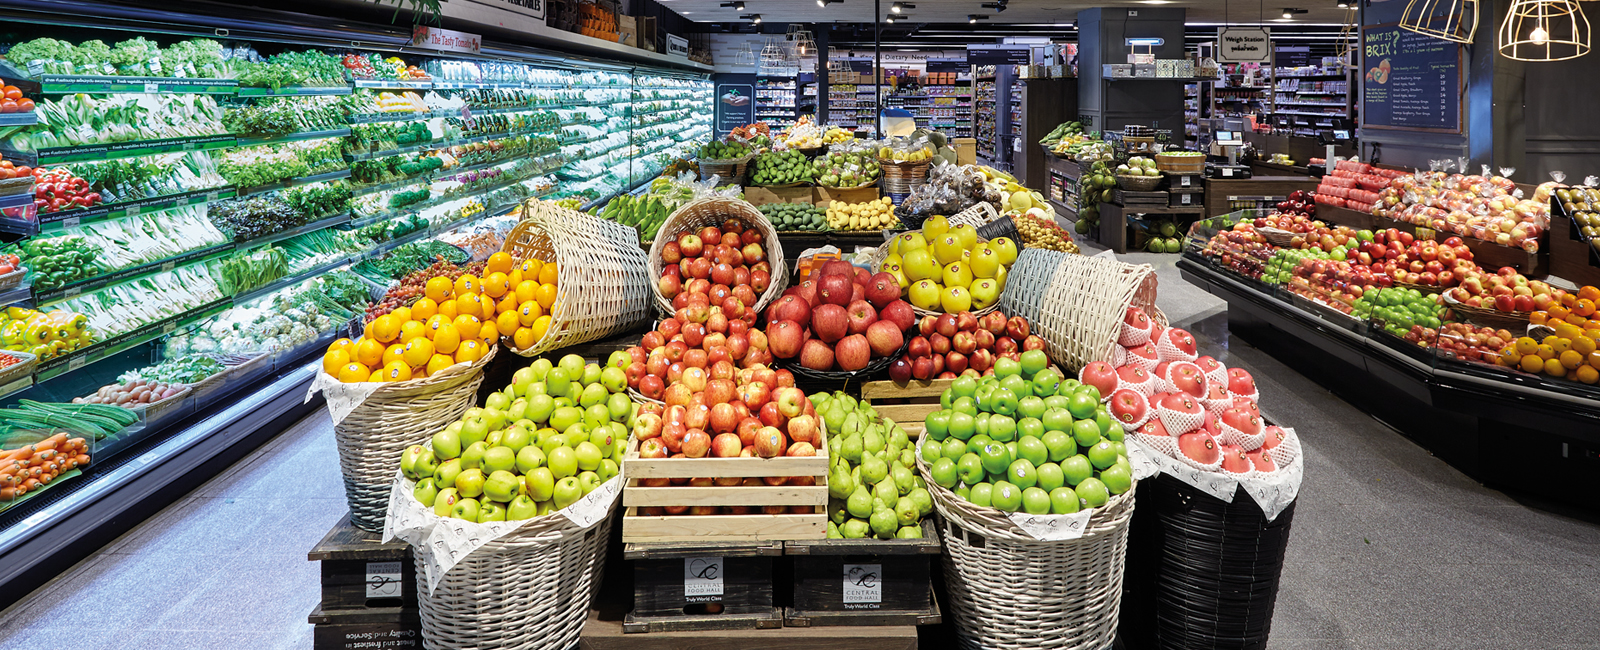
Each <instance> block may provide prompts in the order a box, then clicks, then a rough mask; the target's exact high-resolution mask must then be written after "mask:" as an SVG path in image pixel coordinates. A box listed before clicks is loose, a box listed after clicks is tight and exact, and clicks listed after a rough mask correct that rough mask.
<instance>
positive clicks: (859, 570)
mask: <svg viewBox="0 0 1600 650" xmlns="http://www.w3.org/2000/svg"><path fill="white" fill-rule="evenodd" d="M882 602H883V565H882V564H846V565H844V606H845V609H877V608H878V605H879V604H880V603H882Z"/></svg>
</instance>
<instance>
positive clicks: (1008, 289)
mask: <svg viewBox="0 0 1600 650" xmlns="http://www.w3.org/2000/svg"><path fill="white" fill-rule="evenodd" d="M1155 299H1156V275H1155V270H1154V269H1152V268H1151V267H1150V265H1148V264H1141V265H1137V266H1136V265H1133V264H1126V263H1123V262H1117V261H1114V260H1107V259H1100V258H1094V257H1088V256H1084V255H1073V254H1070V253H1062V252H1058V251H1047V250H1043V249H1038V248H1027V249H1023V250H1022V253H1021V254H1020V255H1018V256H1017V262H1016V264H1013V265H1012V266H1011V272H1010V273H1008V274H1007V275H1006V286H1005V290H1004V292H1003V293H1001V294H1000V300H999V302H998V303H997V304H998V306H999V307H1000V310H1001V311H1003V312H1005V313H1006V314H1007V315H1009V316H1021V317H1023V318H1025V319H1027V320H1028V322H1029V323H1031V324H1032V325H1033V332H1034V333H1035V334H1038V335H1039V336H1040V337H1041V338H1043V339H1044V343H1045V353H1046V354H1048V355H1049V357H1050V359H1051V360H1053V361H1055V362H1056V363H1059V364H1061V365H1062V366H1063V367H1067V368H1070V369H1071V370H1072V372H1073V373H1074V374H1076V373H1077V371H1078V370H1080V369H1082V368H1083V366H1084V365H1086V364H1088V363H1089V362H1091V361H1108V360H1109V359H1110V356H1111V346H1112V345H1113V344H1114V343H1116V340H1117V335H1118V334H1119V333H1120V332H1121V328H1122V318H1123V316H1124V315H1125V314H1126V313H1127V310H1128V307H1138V308H1140V309H1143V310H1144V311H1145V312H1146V313H1147V314H1149V315H1150V317H1151V318H1152V319H1155V321H1156V322H1157V323H1158V324H1160V325H1161V326H1162V327H1166V324H1167V322H1166V316H1165V315H1164V314H1162V313H1161V310H1160V309H1158V308H1156V305H1155Z"/></svg>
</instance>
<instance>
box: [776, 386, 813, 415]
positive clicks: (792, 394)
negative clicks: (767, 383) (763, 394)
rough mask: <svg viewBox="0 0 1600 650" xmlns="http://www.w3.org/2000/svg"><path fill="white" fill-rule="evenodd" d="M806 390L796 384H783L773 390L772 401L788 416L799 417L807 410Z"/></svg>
mask: <svg viewBox="0 0 1600 650" xmlns="http://www.w3.org/2000/svg"><path fill="white" fill-rule="evenodd" d="M808 401H809V400H807V399H806V392H805V391H803V390H800V389H798V388H795V387H794V386H783V387H780V388H778V389H776V390H774V391H772V402H773V403H774V404H777V405H778V412H779V413H782V414H783V416H784V417H786V418H792V417H797V416H799V415H800V414H801V413H804V412H805V410H806V407H805V404H806V402H808Z"/></svg>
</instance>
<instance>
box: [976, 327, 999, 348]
mask: <svg viewBox="0 0 1600 650" xmlns="http://www.w3.org/2000/svg"><path fill="white" fill-rule="evenodd" d="M972 340H973V341H975V342H977V344H978V349H979V350H994V333H993V332H990V331H989V330H985V329H980V330H978V331H976V332H973V333H972Z"/></svg>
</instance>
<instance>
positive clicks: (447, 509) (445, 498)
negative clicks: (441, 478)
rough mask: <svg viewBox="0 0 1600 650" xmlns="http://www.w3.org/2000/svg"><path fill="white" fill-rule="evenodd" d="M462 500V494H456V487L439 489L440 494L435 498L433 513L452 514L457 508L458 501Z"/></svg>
mask: <svg viewBox="0 0 1600 650" xmlns="http://www.w3.org/2000/svg"><path fill="white" fill-rule="evenodd" d="M460 500H461V496H460V495H458V494H456V489H455V488H453V487H449V488H445V489H443V490H439V494H438V496H435V497H434V498H433V514H434V515H436V516H439V517H448V516H450V513H451V512H453V511H454V510H455V507H456V502H457V501H460Z"/></svg>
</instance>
